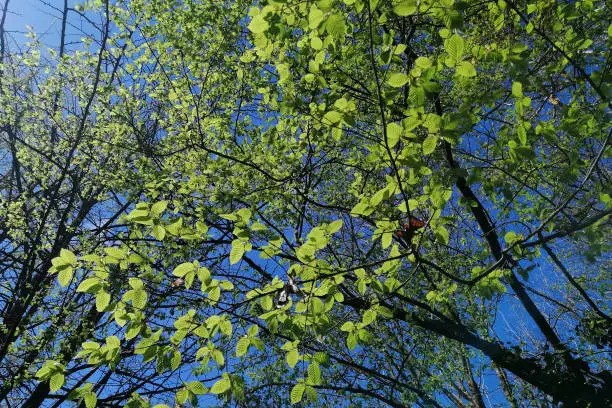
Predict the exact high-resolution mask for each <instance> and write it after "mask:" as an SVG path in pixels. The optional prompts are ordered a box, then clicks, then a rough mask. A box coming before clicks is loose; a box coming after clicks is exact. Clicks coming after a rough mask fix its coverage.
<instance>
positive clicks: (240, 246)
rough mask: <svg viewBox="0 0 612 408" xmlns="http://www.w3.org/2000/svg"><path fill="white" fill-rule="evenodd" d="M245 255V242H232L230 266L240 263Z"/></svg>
mask: <svg viewBox="0 0 612 408" xmlns="http://www.w3.org/2000/svg"><path fill="white" fill-rule="evenodd" d="M243 255H244V242H242V241H241V240H239V239H235V240H233V241H232V250H231V251H230V258H229V260H230V265H234V264H236V263H238V262H239V261H240V260H241V259H242V256H243Z"/></svg>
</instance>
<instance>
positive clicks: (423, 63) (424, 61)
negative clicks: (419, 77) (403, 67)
mask: <svg viewBox="0 0 612 408" xmlns="http://www.w3.org/2000/svg"><path fill="white" fill-rule="evenodd" d="M414 64H415V65H416V66H417V67H419V68H421V69H427V68H429V67H431V61H430V59H429V58H427V57H418V58H417V59H416V60H415V61H414Z"/></svg>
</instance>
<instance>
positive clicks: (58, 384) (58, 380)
mask: <svg viewBox="0 0 612 408" xmlns="http://www.w3.org/2000/svg"><path fill="white" fill-rule="evenodd" d="M64 380H65V378H64V374H62V373H59V372H58V373H55V374H53V375H52V376H51V378H49V389H50V390H51V392H56V391H57V390H59V389H60V388H62V385H64Z"/></svg>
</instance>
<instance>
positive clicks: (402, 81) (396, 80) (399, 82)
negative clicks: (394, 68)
mask: <svg viewBox="0 0 612 408" xmlns="http://www.w3.org/2000/svg"><path fill="white" fill-rule="evenodd" d="M409 80H410V77H409V76H408V75H406V74H403V73H401V72H394V73H393V74H391V75H389V79H388V80H387V83H388V84H389V85H391V86H392V87H394V88H401V87H402V86H404V85H406V84H407V83H408V81H409Z"/></svg>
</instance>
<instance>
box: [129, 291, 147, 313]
mask: <svg viewBox="0 0 612 408" xmlns="http://www.w3.org/2000/svg"><path fill="white" fill-rule="evenodd" d="M132 305H133V306H134V307H135V308H138V309H144V307H145V306H146V305H147V292H145V291H144V290H142V289H137V290H134V294H133V296H132Z"/></svg>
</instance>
